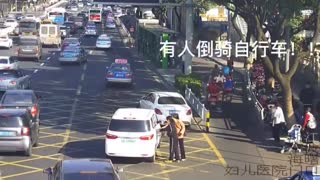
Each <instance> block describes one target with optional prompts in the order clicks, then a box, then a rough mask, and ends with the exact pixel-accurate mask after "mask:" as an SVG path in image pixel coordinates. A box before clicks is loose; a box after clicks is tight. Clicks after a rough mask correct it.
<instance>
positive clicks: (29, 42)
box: [19, 39, 38, 46]
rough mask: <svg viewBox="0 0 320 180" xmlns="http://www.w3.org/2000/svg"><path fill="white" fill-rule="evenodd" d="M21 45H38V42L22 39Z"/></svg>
mask: <svg viewBox="0 0 320 180" xmlns="http://www.w3.org/2000/svg"><path fill="white" fill-rule="evenodd" d="M19 44H20V45H23V46H32V45H38V40H36V39H20V43H19Z"/></svg>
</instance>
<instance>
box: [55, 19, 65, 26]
mask: <svg viewBox="0 0 320 180" xmlns="http://www.w3.org/2000/svg"><path fill="white" fill-rule="evenodd" d="M53 22H54V23H56V24H60V25H62V24H63V23H64V18H63V17H55V18H54V20H53Z"/></svg>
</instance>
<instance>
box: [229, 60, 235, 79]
mask: <svg viewBox="0 0 320 180" xmlns="http://www.w3.org/2000/svg"><path fill="white" fill-rule="evenodd" d="M234 58H235V57H234V56H231V58H230V59H229V60H228V62H227V66H228V67H229V69H230V72H229V75H230V76H231V75H232V72H233V64H234V62H233V59H234Z"/></svg>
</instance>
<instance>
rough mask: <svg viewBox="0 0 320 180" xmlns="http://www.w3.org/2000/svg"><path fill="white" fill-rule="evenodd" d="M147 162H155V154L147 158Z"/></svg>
mask: <svg viewBox="0 0 320 180" xmlns="http://www.w3.org/2000/svg"><path fill="white" fill-rule="evenodd" d="M147 161H148V162H155V161H156V155H155V154H154V155H153V156H152V157H149V158H147Z"/></svg>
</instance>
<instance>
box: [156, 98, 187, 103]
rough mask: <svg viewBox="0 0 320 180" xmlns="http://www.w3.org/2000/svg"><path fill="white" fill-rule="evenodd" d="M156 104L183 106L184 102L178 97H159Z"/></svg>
mask: <svg viewBox="0 0 320 180" xmlns="http://www.w3.org/2000/svg"><path fill="white" fill-rule="evenodd" d="M158 104H178V105H183V104H186V102H185V101H184V100H183V99H182V98H180V97H160V98H159V99H158Z"/></svg>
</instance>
